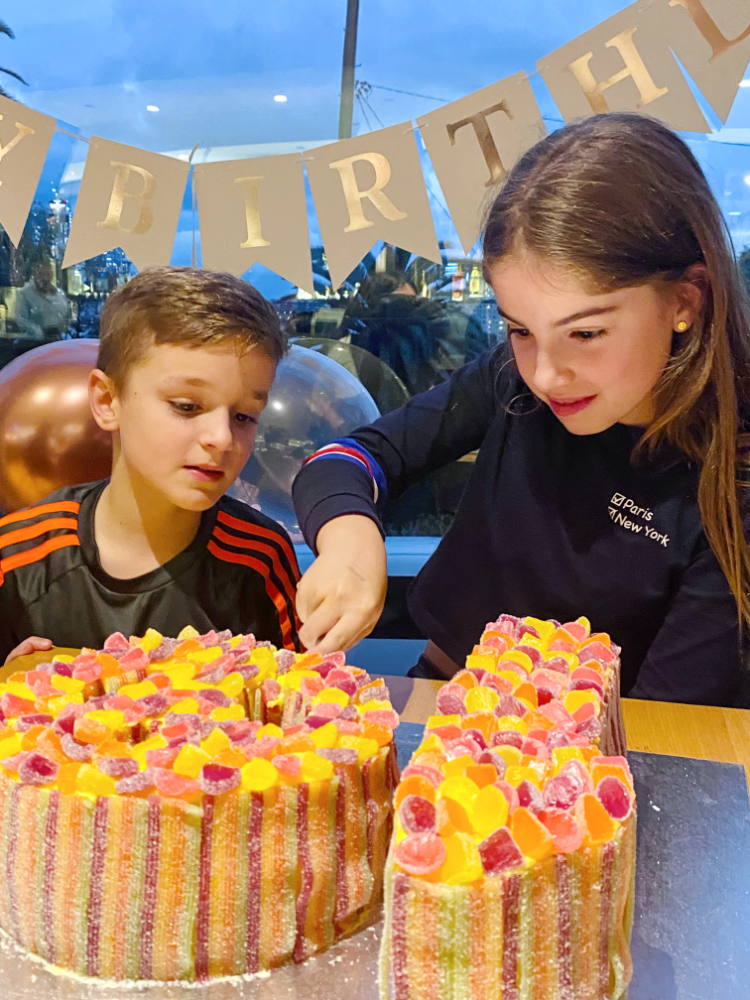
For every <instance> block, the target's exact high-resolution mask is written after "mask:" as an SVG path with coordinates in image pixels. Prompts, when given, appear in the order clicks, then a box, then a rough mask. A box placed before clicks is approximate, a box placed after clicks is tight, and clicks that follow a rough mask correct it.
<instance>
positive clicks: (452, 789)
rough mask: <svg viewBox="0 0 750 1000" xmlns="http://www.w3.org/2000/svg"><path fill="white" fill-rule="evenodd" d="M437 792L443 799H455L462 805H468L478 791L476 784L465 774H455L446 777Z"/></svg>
mask: <svg viewBox="0 0 750 1000" xmlns="http://www.w3.org/2000/svg"><path fill="white" fill-rule="evenodd" d="M438 792H439V793H440V795H442V797H443V798H444V799H455V800H456V802H460V803H461V805H462V806H467V807H468V806H469V805H471V803H472V802H473V801H474V799H475V798H476V796H477V793H478V792H479V788H478V787H477V785H476V784H475V783H474V782H473V781H472V780H471V778H467V777H466V776H465V775H456V776H454V777H453V778H446V779H445V781H444V782H443V783H442V784H441V785H440V788H439V789H438Z"/></svg>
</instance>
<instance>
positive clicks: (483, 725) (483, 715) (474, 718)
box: [461, 712, 497, 743]
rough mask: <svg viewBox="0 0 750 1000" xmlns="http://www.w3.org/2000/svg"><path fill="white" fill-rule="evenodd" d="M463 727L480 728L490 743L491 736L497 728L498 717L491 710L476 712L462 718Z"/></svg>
mask: <svg viewBox="0 0 750 1000" xmlns="http://www.w3.org/2000/svg"><path fill="white" fill-rule="evenodd" d="M461 728H462V729H478V730H479V732H480V733H481V734H482V736H484V738H485V739H486V740H487V742H488V743H489V741H490V736H492V734H493V733H494V732H495V731H496V730H497V717H496V716H494V715H492V714H491V713H490V712H475V713H474V714H473V715H467V716H466V717H465V718H464V719H461Z"/></svg>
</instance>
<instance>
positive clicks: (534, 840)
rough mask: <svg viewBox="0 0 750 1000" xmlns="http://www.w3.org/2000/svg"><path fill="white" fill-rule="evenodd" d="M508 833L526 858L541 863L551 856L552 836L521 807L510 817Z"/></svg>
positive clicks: (531, 814) (532, 815) (534, 817)
mask: <svg viewBox="0 0 750 1000" xmlns="http://www.w3.org/2000/svg"><path fill="white" fill-rule="evenodd" d="M591 797H592V798H593V796H591ZM597 804H598V803H597ZM510 832H511V833H512V834H513V839H514V840H515V842H516V843H517V844H518V847H519V849H520V851H521V852H522V854H524V855H525V856H526V857H527V858H532V859H533V860H534V861H541V860H542V859H543V858H546V857H548V856H549V855H550V854H552V850H553V845H552V835H551V834H550V832H549V830H548V829H547V827H546V826H544V824H542V823H540V822H539V820H538V819H537V818H536V816H535V815H534V814H533V813H531V812H529V810H528V809H526V808H524V807H523V806H519V807H518V809H516V810H515V811H514V813H513V815H512V816H511V818H510Z"/></svg>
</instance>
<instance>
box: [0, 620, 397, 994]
mask: <svg viewBox="0 0 750 1000" xmlns="http://www.w3.org/2000/svg"><path fill="white" fill-rule="evenodd" d="M0 712H1V713H2V720H1V721H0V871H2V874H3V876H4V877H3V881H2V889H1V890H0V926H2V928H3V929H4V930H5V931H7V932H8V933H9V934H10V935H11V936H12V937H13V938H15V940H16V941H18V942H19V943H20V944H21V945H22V946H23V947H24V948H26V949H27V950H28V951H30V952H34V953H36V954H37V955H40V956H42V957H43V958H44V959H46V960H47V961H49V962H50V963H52V964H54V965H58V966H61V967H63V968H65V969H68V970H71V971H73V972H76V973H79V974H82V975H87V976H95V977H103V978H109V979H157V980H170V979H199V980H200V979H207V978H208V977H212V976H221V975H238V974H244V973H254V972H257V971H259V970H265V969H269V968H271V967H273V966H276V965H279V964H281V963H283V962H286V961H289V960H294V961H302V960H304V959H305V958H307V957H308V956H309V955H311V954H312V953H314V952H316V951H318V950H320V949H323V948H326V947H328V946H329V945H330V944H331V943H332V942H333V941H335V940H337V939H338V938H340V937H342V936H344V935H345V934H347V933H350V932H351V931H353V930H355V929H356V928H357V927H359V926H361V925H362V924H363V923H364V922H365V921H366V920H367V919H368V917H369V915H370V913H371V910H372V909H373V907H374V906H375V905H376V904H377V903H378V902H379V899H380V897H381V895H382V878H383V868H384V863H385V856H386V852H387V847H388V841H389V838H390V835H391V828H392V813H391V803H392V797H393V790H394V787H395V783H396V781H397V775H398V772H397V768H396V761H395V749H394V745H393V730H394V728H395V727H396V725H397V724H398V716H397V715H396V713H395V712H394V711H393V709H392V708H391V705H390V702H389V699H388V691H387V689H386V687H385V685H384V684H383V682H382V681H380V680H375V681H373V680H371V679H370V677H369V676H368V675H367V674H366V673H365V672H364V671H363V670H359V669H357V668H356V667H353V666H347V665H346V664H345V658H344V654H343V653H335V654H332V655H331V656H328V657H326V658H325V659H324V658H323V657H321V656H320V655H314V654H308V655H301V654H294V653H292V652H289V651H288V650H278V651H277V650H275V649H274V648H273V647H272V646H270V645H269V644H268V643H262V642H261V643H257V642H256V641H255V639H254V637H253V636H251V635H245V636H234V637H233V636H231V635H230V634H229V633H218V634H217V633H215V632H211V633H209V634H207V635H202V636H201V635H198V634H197V633H196V632H195V631H194V630H193V629H186V630H184V631H183V632H182V633H181V635H180V636H179V637H178V638H177V639H167V638H163V637H162V636H161V635H159V634H158V633H155V632H152V631H149V632H148V633H147V634H146V635H145V636H144V637H143V638H133V637H131V638H130V639H129V640H128V639H126V638H125V637H124V636H122V635H120V634H116V635H113V636H110V638H109V639H107V641H106V642H105V644H104V649H103V650H101V651H96V650H87V649H84V650H82V651H81V653H80V654H79V655H77V656H75V657H69V656H68V657H60V658H58V659H54V660H52V662H49V663H44V664H42V665H40V666H39V667H38V668H36V669H34V670H31V671H29V672H22V673H15V674H13V675H12V676H11V677H10V678H9V679H8V680H7V681H6V682H5V683H3V684H0Z"/></svg>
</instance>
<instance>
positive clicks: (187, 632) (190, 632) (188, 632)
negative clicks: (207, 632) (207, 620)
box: [177, 625, 200, 639]
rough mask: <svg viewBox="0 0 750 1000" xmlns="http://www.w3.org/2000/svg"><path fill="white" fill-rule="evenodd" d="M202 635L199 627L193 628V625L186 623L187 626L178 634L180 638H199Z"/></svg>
mask: <svg viewBox="0 0 750 1000" xmlns="http://www.w3.org/2000/svg"><path fill="white" fill-rule="evenodd" d="M199 635H200V632H199V631H198V629H196V628H193V626H192V625H186V626H185V628H184V629H183V630H182V632H180V634H179V635H178V636H177V638H178V639H197V638H198V636H199Z"/></svg>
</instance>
